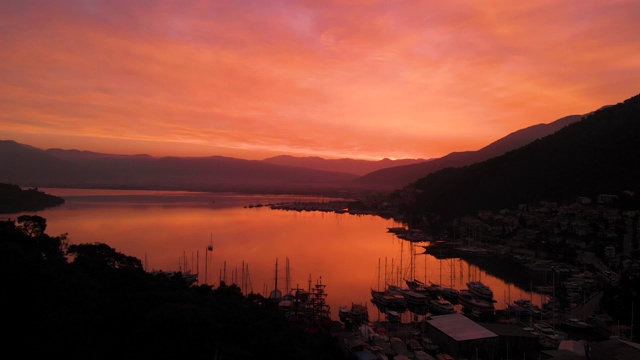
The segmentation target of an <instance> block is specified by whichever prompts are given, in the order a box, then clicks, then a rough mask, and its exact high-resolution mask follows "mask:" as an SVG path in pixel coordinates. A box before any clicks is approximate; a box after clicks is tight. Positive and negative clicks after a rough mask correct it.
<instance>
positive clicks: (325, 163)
mask: <svg viewBox="0 0 640 360" xmlns="http://www.w3.org/2000/svg"><path fill="white" fill-rule="evenodd" d="M263 161H266V162H268V163H271V164H277V165H285V166H296V167H306V168H310V169H315V170H322V171H338V172H344V173H350V174H356V175H365V174H368V173H371V172H374V171H377V170H381V169H386V168H389V167H395V166H403V165H410V164H417V163H421V162H425V161H427V160H425V159H398V160H391V159H388V158H385V159H382V160H378V161H369V160H355V159H323V158H321V157H314V156H309V157H295V156H289V155H280V156H274V157H271V158H267V159H264V160H263Z"/></svg>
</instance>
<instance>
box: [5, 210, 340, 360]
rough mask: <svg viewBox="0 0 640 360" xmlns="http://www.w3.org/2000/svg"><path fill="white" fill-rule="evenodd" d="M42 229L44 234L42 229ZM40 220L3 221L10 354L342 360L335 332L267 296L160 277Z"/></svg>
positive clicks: (105, 247) (131, 259)
mask: <svg viewBox="0 0 640 360" xmlns="http://www.w3.org/2000/svg"><path fill="white" fill-rule="evenodd" d="M34 229H35V231H34ZM44 229H46V220H45V219H44V218H41V217H38V216H27V217H21V218H20V220H18V221H14V220H11V219H9V220H5V221H0V251H1V253H2V254H3V257H4V260H3V261H2V262H0V264H1V265H0V266H1V269H0V270H1V272H0V273H1V274H3V275H4V279H3V280H4V281H3V290H4V291H3V294H4V298H5V307H4V313H5V321H4V322H3V324H4V325H5V332H4V334H6V335H5V342H4V344H6V345H5V352H7V353H12V354H20V356H21V357H25V358H39V357H44V356H46V357H64V358H66V359H113V358H118V359H147V358H151V359H179V358H198V359H207V358H209V359H257V358H278V359H333V358H340V357H341V352H340V349H339V348H338V346H337V342H336V340H335V339H333V338H331V337H330V336H329V335H311V334H307V333H305V332H303V331H302V330H301V329H299V328H296V327H294V326H292V325H290V324H289V323H288V322H286V320H285V318H284V316H283V314H282V313H281V312H280V311H279V310H278V309H277V307H275V305H273V304H271V302H269V301H267V300H266V299H264V298H263V297H262V296H261V295H250V296H248V297H245V296H243V295H242V293H241V291H240V289H239V288H238V287H237V286H235V285H231V286H227V285H225V284H221V285H220V286H219V287H218V288H216V289H214V288H212V287H211V286H204V285H201V286H191V285H190V284H188V283H187V282H186V281H185V280H184V279H183V278H182V277H179V276H177V277H171V278H169V277H167V276H155V275H153V274H149V273H146V272H145V271H144V270H143V267H142V263H141V261H140V260H139V259H136V258H134V257H130V256H126V255H124V254H121V253H119V252H117V251H116V250H115V249H113V248H111V247H109V246H108V245H105V244H101V243H96V244H81V245H70V246H67V243H66V236H65V235H60V236H57V237H51V236H49V235H47V234H46V233H45V232H44Z"/></svg>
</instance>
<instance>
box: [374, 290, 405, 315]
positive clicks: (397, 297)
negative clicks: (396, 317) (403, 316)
mask: <svg viewBox="0 0 640 360" xmlns="http://www.w3.org/2000/svg"><path fill="white" fill-rule="evenodd" d="M371 297H372V299H371V302H372V303H374V304H375V305H376V306H377V307H378V309H379V310H380V311H382V312H385V311H386V310H394V311H398V312H405V311H406V310H407V307H406V302H405V299H404V296H402V295H401V294H398V293H394V292H391V291H377V290H373V289H371Z"/></svg>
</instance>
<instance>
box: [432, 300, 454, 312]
mask: <svg viewBox="0 0 640 360" xmlns="http://www.w3.org/2000/svg"><path fill="white" fill-rule="evenodd" d="M429 311H431V312H432V313H434V314H437V315H446V314H454V313H455V312H456V309H455V307H454V306H453V304H452V303H451V302H450V301H448V300H445V299H443V298H437V299H431V300H430V301H429Z"/></svg>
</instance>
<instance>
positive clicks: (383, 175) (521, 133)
mask: <svg viewBox="0 0 640 360" xmlns="http://www.w3.org/2000/svg"><path fill="white" fill-rule="evenodd" d="M582 117H583V116H582V115H570V116H566V117H563V118H561V119H558V120H556V121H554V122H552V123H549V124H538V125H533V126H530V127H527V128H524V129H521V130H518V131H516V132H513V133H511V134H509V135H507V136H505V137H503V138H501V139H499V140H497V141H495V142H493V143H491V144H489V145H487V146H485V147H483V148H482V149H480V150H477V151H463V152H453V153H451V154H448V155H446V156H443V157H441V158H438V159H433V160H430V161H426V162H421V163H417V164H411V165H404V166H396V167H390V168H387V169H382V170H378V171H375V172H372V173H370V174H367V175H364V176H362V177H359V178H357V179H355V180H354V184H355V185H357V186H358V187H362V188H367V189H373V190H379V191H391V190H395V189H399V188H402V187H403V186H406V185H408V184H410V183H412V182H414V181H416V180H418V179H420V178H422V177H424V176H427V175H429V174H430V173H433V172H435V171H438V170H441V169H444V168H448V167H460V166H465V165H470V164H473V163H476V162H480V161H484V160H487V159H490V158H492V157H495V156H499V155H502V154H504V153H506V152H507V151H510V150H514V149H517V148H519V147H521V146H524V145H526V144H529V143H531V142H532V141H534V140H536V139H539V138H542V137H544V136H547V135H549V134H552V133H554V132H556V131H558V130H560V129H561V128H563V127H565V126H567V125H569V124H572V123H575V122H577V121H579V120H580V119H581V118H582Z"/></svg>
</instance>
